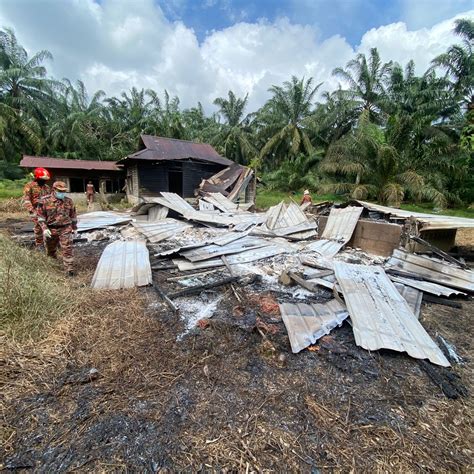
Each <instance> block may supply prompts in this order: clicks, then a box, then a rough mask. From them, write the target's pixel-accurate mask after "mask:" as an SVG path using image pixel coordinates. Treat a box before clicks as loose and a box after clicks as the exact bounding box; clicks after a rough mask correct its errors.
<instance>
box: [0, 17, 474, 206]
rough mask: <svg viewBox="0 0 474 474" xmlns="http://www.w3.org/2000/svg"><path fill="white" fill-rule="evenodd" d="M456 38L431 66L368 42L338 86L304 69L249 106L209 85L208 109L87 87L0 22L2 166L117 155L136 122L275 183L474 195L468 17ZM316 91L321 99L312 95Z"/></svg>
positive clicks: (138, 128)
mask: <svg viewBox="0 0 474 474" xmlns="http://www.w3.org/2000/svg"><path fill="white" fill-rule="evenodd" d="M454 32H455V33H456V34H457V35H458V37H459V42H458V43H456V44H454V45H452V46H450V47H449V48H448V49H447V50H446V52H445V53H443V54H441V55H440V56H438V57H436V58H435V59H434V60H433V61H432V63H431V66H430V67H429V68H428V70H427V71H426V72H425V73H424V74H422V75H417V74H416V73H415V64H414V63H413V61H410V62H408V64H406V65H404V66H403V65H400V64H398V63H396V62H393V61H390V62H385V63H384V62H382V60H381V58H380V55H379V53H378V51H377V49H376V48H373V49H371V50H370V53H369V54H367V55H365V54H358V55H357V56H356V57H355V58H354V59H353V60H351V61H349V62H348V63H347V64H346V65H345V67H339V68H336V69H335V70H334V71H333V76H334V77H335V79H339V81H340V84H341V85H340V86H339V88H338V89H337V90H335V91H333V92H322V93H321V94H320V95H319V99H318V94H319V92H320V89H321V87H322V85H323V84H315V83H314V80H313V79H312V78H297V77H292V78H291V79H290V80H289V81H286V82H284V83H283V84H281V85H274V86H272V87H271V88H270V89H269V92H270V93H271V97H270V99H269V100H268V101H267V102H266V103H265V104H264V105H263V106H262V107H261V108H260V109H259V110H257V111H255V112H248V111H247V102H248V95H246V96H245V97H237V96H236V95H235V94H234V93H233V92H232V91H229V92H228V95H227V97H218V98H216V99H215V101H214V104H215V105H216V106H217V112H216V113H214V114H212V115H206V114H205V113H204V110H203V107H202V105H201V104H200V103H198V104H197V105H196V106H195V107H191V108H186V109H183V108H181V107H180V101H179V98H178V97H171V96H170V95H169V94H168V93H167V92H166V91H164V94H163V96H160V95H159V94H158V93H157V92H156V91H154V90H149V89H148V90H144V89H137V88H135V87H133V88H132V89H130V90H129V91H127V92H123V93H122V94H121V95H120V96H118V97H107V96H106V94H105V93H104V92H103V91H97V92H95V93H94V94H93V95H90V94H88V92H87V90H86V88H85V86H84V84H83V83H82V82H81V81H77V82H76V83H73V82H71V81H69V80H68V79H63V80H61V81H59V80H57V79H54V78H51V77H49V76H48V74H47V70H46V67H45V66H44V62H45V61H46V60H48V59H52V56H51V54H50V53H49V52H48V51H39V52H38V53H36V54H34V55H33V56H31V57H30V56H29V55H28V54H27V52H26V50H25V49H24V48H23V47H22V46H21V45H20V44H19V43H18V41H17V39H16V37H15V34H14V32H13V31H12V30H10V29H5V30H0V140H1V147H0V160H1V161H0V178H7V179H15V178H18V177H20V176H21V170H19V168H18V166H17V164H18V162H19V160H20V157H21V154H22V153H27V154H43V155H49V156H55V157H64V158H75V159H100V160H118V159H120V158H123V157H124V156H126V155H128V154H130V153H132V152H134V151H136V149H137V146H138V140H139V136H140V134H142V133H145V134H150V135H160V136H165V137H171V138H178V139H185V140H193V141H198V142H206V143H211V144H212V145H214V147H215V148H216V149H217V150H218V151H219V152H220V153H221V154H222V155H223V156H226V157H227V158H229V159H231V160H233V161H235V162H237V163H240V164H244V165H248V166H251V167H253V168H255V169H257V171H258V173H259V175H260V176H261V177H262V179H263V181H264V182H265V183H266V184H267V185H268V186H271V187H273V188H275V189H280V190H284V191H293V190H300V189H302V188H304V187H308V188H311V189H313V190H316V191H321V192H333V193H339V194H345V195H349V196H351V197H354V198H358V199H376V200H378V201H380V202H383V203H387V204H391V205H399V204H400V203H401V202H402V201H403V200H413V201H418V202H420V201H424V202H431V203H433V205H435V206H438V207H445V206H449V205H454V204H463V203H464V204H466V203H471V202H472V201H473V200H474V164H473V163H474V161H473V158H474V154H473V151H474V59H473V46H474V22H473V21H471V20H469V19H461V20H457V21H456V23H455V28H454ZM317 99H318V100H317Z"/></svg>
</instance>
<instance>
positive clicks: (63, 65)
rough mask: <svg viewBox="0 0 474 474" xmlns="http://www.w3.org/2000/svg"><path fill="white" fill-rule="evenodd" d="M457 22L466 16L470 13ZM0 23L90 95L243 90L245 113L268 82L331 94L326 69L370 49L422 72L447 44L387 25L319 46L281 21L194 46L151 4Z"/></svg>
mask: <svg viewBox="0 0 474 474" xmlns="http://www.w3.org/2000/svg"><path fill="white" fill-rule="evenodd" d="M467 15H468V16H471V17H474V11H470V12H467V13H466V14H464V16H467ZM415 16H416V15H415ZM0 25H5V26H12V27H14V29H15V30H16V33H17V37H18V39H19V41H20V42H21V43H22V44H24V45H25V46H26V47H27V48H28V50H29V51H30V52H34V51H36V50H38V49H42V48H45V49H48V50H50V51H51V52H52V53H53V55H54V57H55V61H54V63H53V64H52V65H51V67H49V70H50V71H51V72H52V73H53V74H54V75H55V76H57V77H69V78H70V79H71V80H74V79H76V78H80V79H82V80H84V82H85V83H86V86H87V87H88V89H89V91H90V92H93V91H95V90H96V89H103V90H105V91H106V93H107V94H109V95H112V94H119V93H120V92H121V91H122V90H126V89H129V88H130V87H132V86H135V87H138V88H141V87H145V88H154V89H155V90H157V91H160V92H161V91H162V90H163V89H167V90H168V91H169V92H170V93H171V94H177V95H178V96H179V97H180V99H181V102H182V105H183V106H185V107H187V106H192V105H195V104H196V103H197V101H201V102H202V103H203V105H204V106H205V107H206V108H207V110H208V111H210V109H211V107H212V106H211V104H212V101H213V100H214V98H215V97H218V96H224V95H226V94H227V91H228V90H229V89H232V90H234V91H235V92H236V93H237V94H239V95H243V94H245V93H247V92H248V93H249V110H255V109H256V108H257V107H259V106H260V105H262V104H263V102H264V101H265V100H266V99H267V98H268V96H269V93H268V92H267V89H268V88H269V87H270V86H271V85H272V84H281V83H282V82H283V81H285V80H288V79H289V78H290V77H291V75H296V76H298V77H301V76H305V77H310V76H311V77H314V79H315V83H319V82H322V81H324V82H325V83H324V85H323V87H322V89H321V90H323V89H325V90H328V89H329V90H331V89H334V88H335V87H336V86H337V83H336V81H335V80H334V78H332V77H331V71H332V70H333V68H334V67H336V66H344V65H345V64H346V62H347V61H348V60H350V59H351V58H352V57H353V56H354V55H355V54H356V53H357V52H367V51H368V50H369V49H370V48H371V47H374V46H376V47H377V48H379V50H380V52H381V55H382V57H383V59H384V60H389V59H393V60H396V61H399V62H400V63H402V64H405V63H406V62H407V61H408V60H409V59H411V58H413V59H414V60H415V62H416V64H417V67H418V71H419V72H422V71H423V70H425V69H426V67H427V66H428V65H429V62H430V60H431V59H432V58H433V57H434V56H435V55H437V54H439V53H441V52H442V51H444V50H446V48H447V47H448V46H449V45H450V44H451V43H453V42H454V41H456V38H455V37H454V36H453V34H452V33H451V30H452V26H453V23H452V20H446V21H442V22H439V23H436V24H435V25H433V26H432V27H431V28H420V29H417V30H412V31H410V30H409V29H408V28H407V26H406V24H405V23H392V24H390V25H386V26H381V27H379V28H375V29H372V30H370V31H368V32H366V33H365V34H364V35H363V37H362V39H361V43H360V45H359V46H358V47H357V48H356V49H355V50H354V48H353V47H352V46H351V45H350V44H349V43H348V42H347V41H346V40H345V39H344V38H342V37H340V36H337V35H336V36H332V37H330V38H328V39H326V40H324V41H321V40H320V39H319V31H318V30H317V29H316V28H315V27H312V26H302V25H299V24H294V23H291V22H290V21H289V20H288V19H286V18H281V19H278V20H276V21H274V22H271V23H270V22H267V21H260V22H257V23H244V22H240V23H237V24H235V25H233V26H231V27H229V28H226V29H223V30H220V31H215V32H211V33H209V34H208V36H206V38H205V39H204V41H203V42H202V44H199V42H198V40H197V38H196V35H195V33H194V31H193V30H192V29H190V28H188V27H186V26H185V25H184V24H182V23H181V22H171V21H169V20H168V19H167V18H166V17H165V15H164V14H163V12H162V11H161V9H160V8H159V7H158V6H157V5H156V3H155V2H154V1H153V0H103V1H102V2H101V3H100V4H99V3H96V2H95V1H94V0H69V1H68V2H66V1H60V2H58V1H55V0H42V1H41V2H38V1H37V0H23V1H21V2H18V1H17V0H2V2H1V3H0Z"/></svg>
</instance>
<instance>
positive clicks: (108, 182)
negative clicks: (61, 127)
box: [20, 155, 125, 201]
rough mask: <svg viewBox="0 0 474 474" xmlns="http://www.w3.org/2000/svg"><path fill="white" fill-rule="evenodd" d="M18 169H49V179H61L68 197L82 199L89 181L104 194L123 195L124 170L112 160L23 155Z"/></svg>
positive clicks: (106, 195)
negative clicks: (50, 176) (50, 177)
mask: <svg viewBox="0 0 474 474" xmlns="http://www.w3.org/2000/svg"><path fill="white" fill-rule="evenodd" d="M20 166H21V167H22V168H26V169H28V170H33V169H34V168H37V167H41V168H46V169H47V170H49V171H50V172H51V175H52V177H53V181H63V182H64V183H66V186H67V193H68V196H69V197H71V198H72V199H73V200H75V201H78V200H85V197H84V192H85V191H86V186H87V183H88V182H89V181H92V184H93V185H94V188H95V190H96V192H101V193H103V194H104V195H105V197H106V198H108V197H115V198H117V199H121V198H122V197H125V193H124V187H125V173H124V171H123V170H122V169H121V168H120V167H119V166H117V164H116V163H115V162H114V161H95V160H71V159H67V160H66V159H63V158H51V157H46V156H29V155H23V158H22V160H21V162H20Z"/></svg>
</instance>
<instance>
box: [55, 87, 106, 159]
mask: <svg viewBox="0 0 474 474" xmlns="http://www.w3.org/2000/svg"><path fill="white" fill-rule="evenodd" d="M63 84H64V87H63V89H62V91H61V92H60V93H59V94H57V95H58V97H57V99H56V103H57V105H56V110H55V114H54V117H53V118H51V119H50V120H49V128H48V134H47V139H48V144H47V146H48V145H49V146H50V148H51V152H52V153H54V154H60V155H62V156H65V157H73V158H85V159H88V158H89V159H90V158H95V159H100V158H101V153H100V151H99V149H100V147H99V146H98V145H99V142H98V140H99V138H100V137H98V130H99V122H100V120H101V115H102V111H103V104H102V102H101V101H102V99H103V98H104V97H105V92H104V91H101V90H99V91H97V92H96V93H95V94H94V95H93V96H92V98H91V99H90V100H89V95H88V93H87V90H86V87H85V85H84V83H83V82H81V81H77V85H76V86H74V85H73V84H72V83H71V82H70V81H69V80H68V79H64V81H63Z"/></svg>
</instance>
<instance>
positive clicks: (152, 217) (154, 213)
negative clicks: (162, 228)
mask: <svg viewBox="0 0 474 474" xmlns="http://www.w3.org/2000/svg"><path fill="white" fill-rule="evenodd" d="M168 211H169V209H168V208H167V207H165V206H161V205H160V204H155V205H153V206H152V207H150V208H149V209H148V222H156V221H161V220H163V219H166V217H167V216H168Z"/></svg>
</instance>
